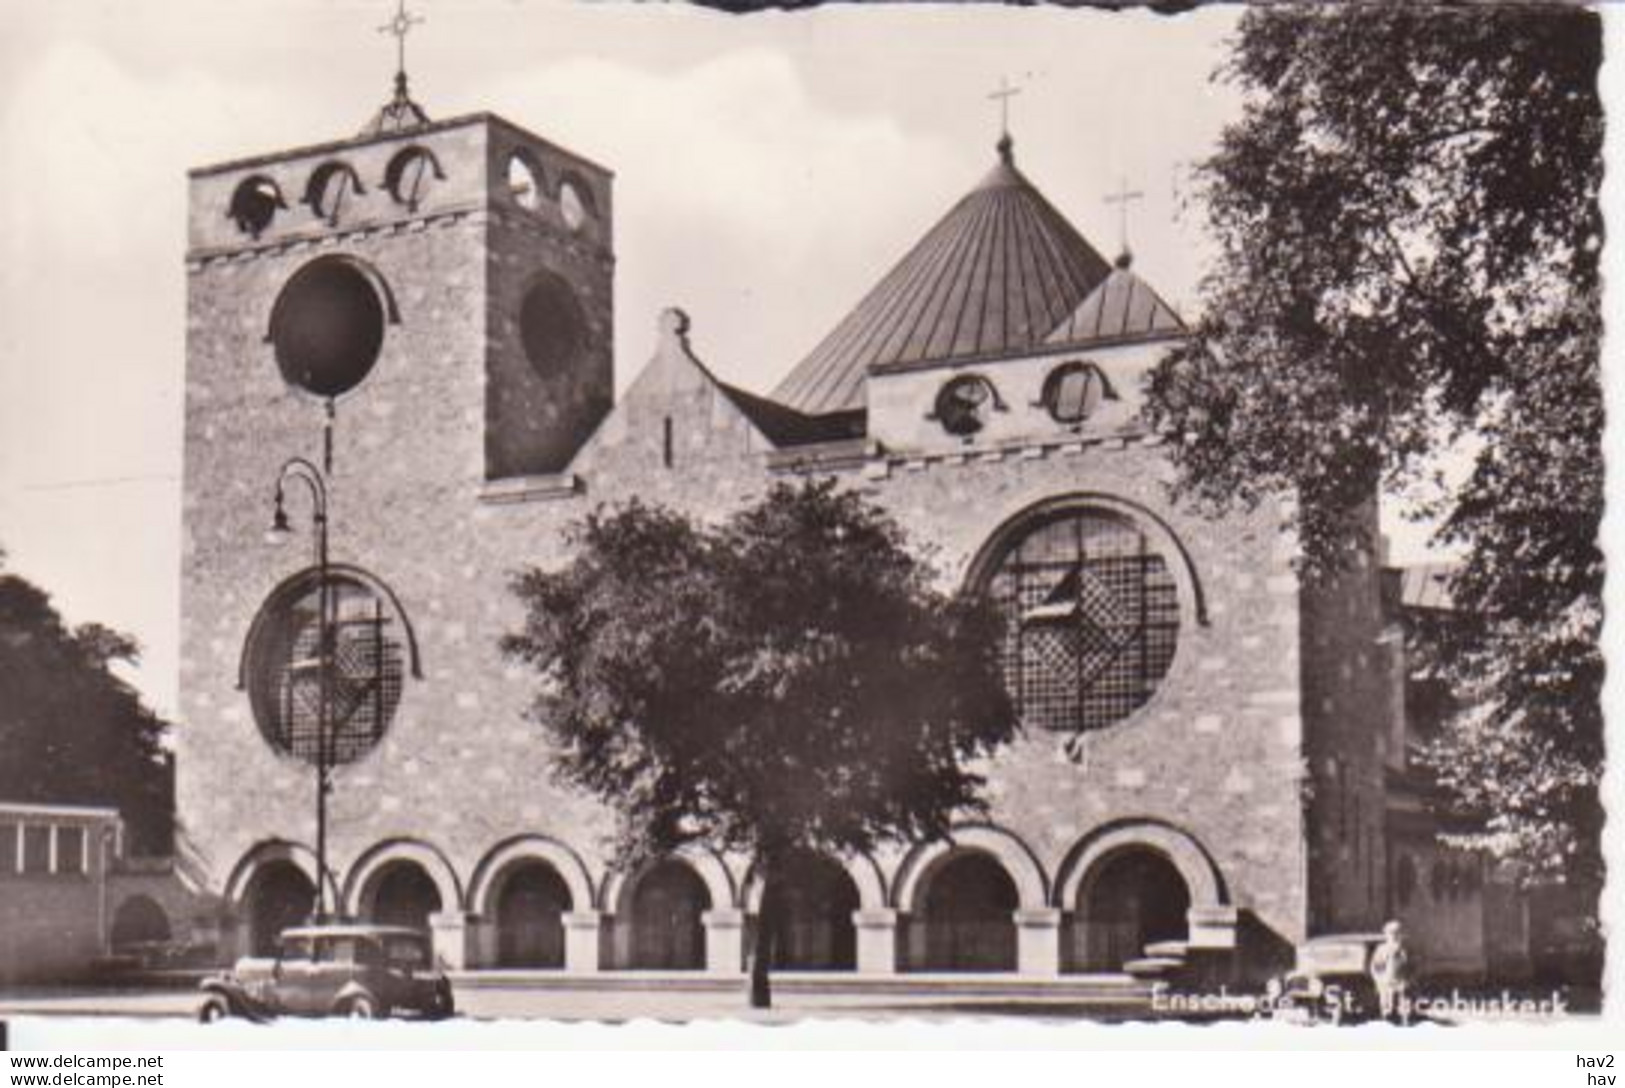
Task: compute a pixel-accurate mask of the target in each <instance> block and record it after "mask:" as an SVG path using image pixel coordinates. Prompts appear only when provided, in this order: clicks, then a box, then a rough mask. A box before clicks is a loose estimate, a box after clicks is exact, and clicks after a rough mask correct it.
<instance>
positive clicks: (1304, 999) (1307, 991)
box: [1263, 933, 1383, 1024]
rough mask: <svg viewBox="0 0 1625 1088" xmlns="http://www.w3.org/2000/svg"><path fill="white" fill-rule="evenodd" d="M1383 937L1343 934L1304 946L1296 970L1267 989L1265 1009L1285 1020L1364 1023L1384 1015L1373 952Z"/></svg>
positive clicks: (1379, 934) (1270, 984)
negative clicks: (1374, 972)
mask: <svg viewBox="0 0 1625 1088" xmlns="http://www.w3.org/2000/svg"><path fill="white" fill-rule="evenodd" d="M1382 939H1383V938H1382V934H1381V933H1340V934H1336V935H1334V936H1327V937H1313V938H1310V939H1309V940H1307V941H1305V942H1304V943H1303V944H1300V945H1299V946H1298V949H1297V961H1296V963H1295V964H1294V965H1293V967H1292V970H1290V971H1288V972H1287V973H1286V974H1284V975H1281V976H1279V977H1277V978H1272V979H1270V981H1269V984H1268V985H1267V986H1266V987H1265V990H1264V996H1265V1001H1264V1005H1263V1008H1264V1009H1265V1010H1266V1011H1267V1012H1268V1014H1269V1015H1271V1016H1273V1017H1275V1018H1276V1019H1280V1020H1290V1021H1297V1022H1302V1023H1330V1024H1341V1023H1358V1022H1360V1021H1363V1020H1370V1019H1373V1018H1374V1017H1376V1016H1377V1015H1378V1012H1379V1010H1380V1007H1381V1006H1380V1005H1379V1003H1378V1001H1377V987H1376V983H1374V982H1373V981H1372V979H1371V952H1372V950H1373V949H1375V948H1376V947H1377V946H1378V945H1379V944H1381V943H1382Z"/></svg>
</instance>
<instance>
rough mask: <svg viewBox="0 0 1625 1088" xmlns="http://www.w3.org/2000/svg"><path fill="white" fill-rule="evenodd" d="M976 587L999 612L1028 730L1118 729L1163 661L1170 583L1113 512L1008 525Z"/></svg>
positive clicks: (1172, 634)
mask: <svg viewBox="0 0 1625 1088" xmlns="http://www.w3.org/2000/svg"><path fill="white" fill-rule="evenodd" d="M981 588H982V590H983V591H984V592H986V593H987V594H988V595H989V596H991V597H992V599H993V600H994V602H995V603H996V604H997V605H998V607H999V608H1000V610H1001V611H1002V612H1003V614H1004V617H1005V620H1006V623H1007V627H1006V630H1005V642H1004V666H1005V683H1006V686H1007V687H1008V688H1009V691H1010V695H1011V697H1012V698H1013V699H1014V700H1015V701H1016V705H1017V706H1018V707H1019V708H1020V711H1021V717H1022V720H1023V722H1025V723H1026V724H1027V725H1028V726H1030V727H1033V728H1040V729H1054V730H1063V731H1067V732H1084V731H1087V730H1092V729H1100V728H1103V727H1105V726H1108V725H1111V724H1113V723H1114V722H1118V721H1121V720H1122V719H1124V718H1126V717H1128V715H1130V714H1132V713H1133V712H1134V711H1135V710H1137V709H1138V708H1139V707H1141V706H1142V705H1144V704H1145V702H1146V700H1148V699H1150V698H1151V695H1152V693H1154V692H1155V691H1156V690H1157V687H1158V686H1159V685H1160V684H1161V683H1162V680H1163V677H1165V676H1166V675H1167V673H1168V668H1169V666H1170V665H1171V664H1172V663H1173V659H1174V650H1175V648H1176V647H1177V645H1178V641H1179V623H1180V609H1179V590H1178V585H1177V583H1176V581H1175V579H1174V576H1173V574H1172V572H1171V571H1170V570H1169V564H1168V560H1167V559H1166V558H1165V557H1164V556H1163V554H1162V553H1161V551H1160V550H1159V549H1158V547H1157V545H1156V544H1155V543H1154V541H1153V539H1152V538H1151V537H1150V536H1148V535H1147V533H1146V531H1145V529H1144V527H1143V526H1141V525H1140V524H1138V523H1137V522H1136V521H1134V520H1133V519H1131V518H1130V517H1128V516H1127V515H1125V514H1122V513H1119V512H1117V511H1115V510H1108V509H1104V508H1101V507H1096V506H1089V505H1078V506H1066V507H1061V508H1058V509H1055V508H1052V509H1048V510H1045V511H1043V512H1041V513H1039V514H1037V515H1035V516H1033V517H1032V518H1030V519H1029V520H1027V521H1026V522H1023V523H1020V524H1018V525H1017V526H1016V527H1015V530H1014V531H1013V532H1007V533H1006V534H1004V540H1003V542H1002V547H1001V550H1000V551H999V552H997V553H996V554H995V556H994V557H993V560H992V562H991V563H990V564H986V565H984V566H983V574H982V582H981Z"/></svg>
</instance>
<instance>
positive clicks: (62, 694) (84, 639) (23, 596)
mask: <svg viewBox="0 0 1625 1088" xmlns="http://www.w3.org/2000/svg"><path fill="white" fill-rule="evenodd" d="M4 557H5V556H4V552H0V752H4V753H5V757H4V758H3V759H0V800H6V801H20V802H32V803H38V804H74V805H109V806H113V807H116V808H118V810H119V812H120V813H121V815H122V816H123V817H124V820H125V823H126V826H127V828H128V831H129V835H130V842H131V847H132V849H133V850H134V851H135V852H137V853H150V854H162V853H168V852H169V850H170V848H171V829H172V823H173V818H174V800H173V795H172V788H171V776H170V774H169V769H168V766H167V762H166V759H165V754H164V751H163V748H162V743H161V742H162V738H163V735H164V732H165V730H166V729H167V728H168V724H167V723H166V722H164V721H163V719H161V718H159V717H158V716H157V715H156V714H155V713H153V712H152V711H151V710H149V709H148V708H147V707H146V706H144V705H142V702H141V699H140V696H139V695H137V694H136V692H135V691H134V690H133V689H132V688H131V687H130V686H129V685H128V684H126V683H125V682H124V681H123V680H121V679H119V677H118V676H117V675H116V674H115V673H114V672H113V671H112V666H113V664H114V663H115V662H120V661H122V662H129V663H134V662H135V661H136V659H137V654H138V647H137V646H136V643H135V641H134V640H133V639H131V638H130V637H129V636H127V635H123V634H120V633H118V632H117V631H112V630H110V629H108V628H106V627H103V626H102V625H100V624H96V623H89V624H84V625H81V626H79V627H77V628H69V627H68V626H67V625H66V624H65V623H64V622H63V620H62V617H61V615H59V614H58V613H57V611H56V608H55V607H54V606H53V605H52V604H51V599H50V597H49V596H48V595H47V594H46V593H45V592H44V591H43V590H41V589H40V588H39V587H37V586H35V585H34V584H33V583H31V582H29V581H27V580H26V579H24V578H21V577H19V576H17V575H15V574H8V573H5V572H4V569H3V563H4Z"/></svg>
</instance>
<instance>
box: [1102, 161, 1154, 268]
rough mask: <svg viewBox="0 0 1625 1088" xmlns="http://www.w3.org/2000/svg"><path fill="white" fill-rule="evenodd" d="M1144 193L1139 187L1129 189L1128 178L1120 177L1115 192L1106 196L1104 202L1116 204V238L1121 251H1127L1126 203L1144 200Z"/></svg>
mask: <svg viewBox="0 0 1625 1088" xmlns="http://www.w3.org/2000/svg"><path fill="white" fill-rule="evenodd" d="M1144 199H1145V193H1143V192H1141V191H1140V190H1139V189H1130V188H1129V187H1128V179H1127V178H1121V179H1119V180H1118V183H1117V192H1115V193H1113V194H1112V195H1111V196H1108V197H1107V198H1106V203H1108V204H1116V205H1117V240H1118V242H1119V244H1120V246H1121V248H1122V252H1124V253H1127V252H1128V205H1129V201H1131V200H1144Z"/></svg>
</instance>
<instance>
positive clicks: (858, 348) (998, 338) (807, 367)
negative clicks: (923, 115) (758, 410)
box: [774, 137, 1111, 415]
mask: <svg viewBox="0 0 1625 1088" xmlns="http://www.w3.org/2000/svg"><path fill="white" fill-rule="evenodd" d="M1110 271H1111V268H1110V266H1109V265H1108V264H1107V263H1106V260H1105V259H1104V258H1103V257H1101V255H1100V254H1099V253H1097V252H1096V251H1095V250H1094V248H1093V247H1092V246H1090V245H1089V243H1088V242H1086V241H1084V239H1083V236H1082V235H1080V234H1079V233H1078V232H1077V231H1076V230H1075V229H1074V228H1073V226H1072V224H1070V223H1068V222H1067V221H1066V219H1065V218H1064V217H1063V216H1062V215H1061V213H1060V212H1058V211H1056V210H1055V208H1054V207H1053V206H1052V205H1051V204H1050V202H1049V201H1047V200H1045V199H1044V196H1043V194H1042V193H1040V192H1039V191H1038V190H1037V189H1036V188H1034V187H1033V185H1032V183H1031V182H1029V181H1028V180H1027V179H1026V177H1024V176H1023V175H1022V173H1021V171H1019V170H1017V169H1016V165H1015V158H1014V155H1013V154H1012V153H1011V146H1010V143H1009V138H1008V137H1006V138H1005V139H1004V140H1001V141H1000V143H999V162H998V163H997V164H996V165H995V166H994V167H993V169H992V170H991V171H990V172H989V173H988V174H987V176H986V177H984V178H983V179H982V181H981V183H980V184H979V185H977V186H976V188H975V189H973V190H971V191H970V192H969V193H968V194H966V195H965V196H964V197H963V198H962V199H961V200H960V201H959V203H957V204H955V205H954V206H953V208H952V209H951V210H950V211H949V212H948V214H947V215H945V216H943V217H942V219H941V220H940V221H939V222H938V223H937V225H936V226H934V227H932V228H931V230H930V232H929V233H927V234H926V236H925V237H924V238H922V239H920V241H919V243H918V244H917V245H915V247H914V248H913V249H911V250H910V251H909V252H908V254H907V256H905V257H904V258H903V259H902V260H901V261H899V262H898V263H897V265H896V267H894V268H893V269H892V270H891V271H890V272H889V273H887V274H886V276H885V278H884V279H882V280H881V281H880V283H879V284H878V285H876V286H875V288H874V289H873V290H871V291H870V292H869V293H868V294H867V295H866V296H864V298H863V301H861V302H859V303H858V305H857V307H856V308H855V309H853V310H852V312H851V313H849V314H848V315H847V316H846V318H845V319H844V320H842V321H841V323H840V324H839V325H837V326H835V329H834V331H833V332H831V333H830V334H829V335H828V336H826V337H825V338H824V340H823V342H821V343H820V344H819V345H818V346H817V347H816V348H814V349H813V351H812V354H810V355H808V356H807V357H806V358H805V359H803V360H802V361H801V363H800V364H799V365H797V366H796V368H795V369H794V370H792V371H791V372H790V374H789V376H787V377H786V378H785V379H784V381H783V382H781V383H780V385H779V387H778V389H777V390H775V391H774V399H776V400H778V401H780V402H782V403H784V404H786V405H788V406H790V407H791V408H794V409H796V410H797V411H800V412H804V413H806V414H808V415H823V414H825V413H829V412H841V411H849V410H852V409H859V408H862V407H864V404H865V401H864V377H865V375H866V374H867V373H868V370H869V368H870V367H872V366H877V365H884V364H887V363H906V362H916V361H920V360H928V359H930V360H934V359H953V358H959V357H963V356H974V355H993V354H1001V353H1009V352H1018V351H1022V350H1024V349H1027V348H1031V347H1034V346H1035V345H1038V344H1041V343H1043V341H1044V337H1045V336H1046V335H1047V334H1048V333H1049V332H1051V331H1052V330H1053V329H1055V327H1056V326H1057V325H1059V324H1060V323H1061V322H1062V321H1064V320H1065V319H1066V318H1067V316H1068V315H1069V314H1071V313H1072V311H1073V310H1075V309H1076V308H1077V307H1078V305H1079V304H1080V303H1081V302H1082V301H1083V300H1084V299H1085V298H1086V297H1087V296H1088V295H1089V293H1090V292H1091V291H1093V290H1094V289H1095V287H1096V286H1098V285H1099V284H1100V283H1101V282H1102V281H1103V280H1105V278H1106V275H1107V273H1108V272H1110Z"/></svg>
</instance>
